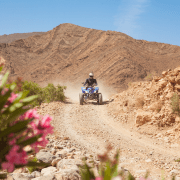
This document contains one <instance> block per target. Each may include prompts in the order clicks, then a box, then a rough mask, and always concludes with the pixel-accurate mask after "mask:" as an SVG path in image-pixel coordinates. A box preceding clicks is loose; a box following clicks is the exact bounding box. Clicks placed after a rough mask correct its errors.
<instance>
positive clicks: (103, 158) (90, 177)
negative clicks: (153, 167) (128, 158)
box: [79, 145, 150, 180]
mask: <svg viewBox="0 0 180 180" xmlns="http://www.w3.org/2000/svg"><path fill="white" fill-rule="evenodd" d="M111 150H112V147H111V146H110V145H109V146H108V147H107V151H106V152H105V153H104V154H103V155H98V158H99V160H100V164H98V165H97V164H95V162H94V161H92V166H90V165H88V164H87V163H86V162H84V165H81V166H79V169H80V174H81V178H82V180H135V178H134V177H133V176H132V174H131V173H130V172H129V171H128V172H127V173H125V171H124V170H121V171H118V163H119V151H117V153H116V154H115V156H114V158H113V159H111V158H110V157H109V152H110V151H111ZM95 167H96V168H97V170H98V174H99V176H98V177H95V174H94V171H93V168H95ZM147 177H148V173H147V174H146V175H145V178H143V177H141V178H140V179H139V180H150V179H146V178H147Z"/></svg>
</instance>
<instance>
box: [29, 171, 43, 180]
mask: <svg viewBox="0 0 180 180" xmlns="http://www.w3.org/2000/svg"><path fill="white" fill-rule="evenodd" d="M31 175H32V176H34V177H35V178H36V177H40V176H41V173H40V172H39V171H33V172H32V173H31Z"/></svg>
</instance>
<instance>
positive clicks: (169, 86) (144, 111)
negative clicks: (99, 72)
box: [109, 67, 180, 146]
mask: <svg viewBox="0 0 180 180" xmlns="http://www.w3.org/2000/svg"><path fill="white" fill-rule="evenodd" d="M174 94H176V95H177V96H176V98H174V100H173V101H174V104H175V101H176V104H178V98H177V97H178V96H180V67H178V68H176V69H174V70H171V69H169V70H168V71H163V72H162V77H157V76H155V77H153V79H152V80H150V81H146V82H137V83H129V89H128V90H127V91H124V92H122V93H119V94H116V95H115V96H114V97H113V99H114V102H113V103H111V104H110V105H109V106H110V109H111V110H112V111H111V113H112V112H113V113H112V114H113V115H114V116H115V117H117V118H118V119H119V120H120V121H121V122H124V123H127V124H129V125H131V126H132V127H133V126H134V125H135V126H136V127H139V129H143V128H145V129H147V127H148V129H149V128H150V129H151V130H149V131H151V134H154V135H155V136H156V137H157V138H162V139H164V140H165V141H168V142H171V143H175V142H180V141H179V138H180V117H179V116H178V114H174V113H173V110H172V97H173V95H174ZM176 108H177V107H176ZM154 127H156V128H154ZM153 130H154V132H152V131H153ZM158 130H159V131H160V130H162V131H161V132H160V133H157V132H158ZM176 145H177V146H178V144H176Z"/></svg>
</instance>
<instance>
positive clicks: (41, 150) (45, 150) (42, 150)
mask: <svg viewBox="0 0 180 180" xmlns="http://www.w3.org/2000/svg"><path fill="white" fill-rule="evenodd" d="M39 152H48V150H47V149H40V150H39Z"/></svg>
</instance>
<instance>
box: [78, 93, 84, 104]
mask: <svg viewBox="0 0 180 180" xmlns="http://www.w3.org/2000/svg"><path fill="white" fill-rule="evenodd" d="M83 99H84V94H83V93H80V94H79V102H80V105H83Z"/></svg>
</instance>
